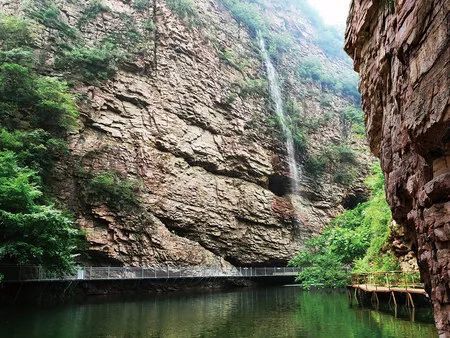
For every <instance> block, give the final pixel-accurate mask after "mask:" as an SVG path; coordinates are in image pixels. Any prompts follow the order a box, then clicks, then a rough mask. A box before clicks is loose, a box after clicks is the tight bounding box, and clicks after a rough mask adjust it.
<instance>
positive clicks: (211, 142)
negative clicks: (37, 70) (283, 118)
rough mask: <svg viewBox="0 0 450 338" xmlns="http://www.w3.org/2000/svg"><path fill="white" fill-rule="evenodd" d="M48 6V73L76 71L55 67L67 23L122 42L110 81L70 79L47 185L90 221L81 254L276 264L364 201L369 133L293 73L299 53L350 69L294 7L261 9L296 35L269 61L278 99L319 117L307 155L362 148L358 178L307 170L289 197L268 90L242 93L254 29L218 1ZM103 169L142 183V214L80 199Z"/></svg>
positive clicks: (100, 260) (251, 65)
mask: <svg viewBox="0 0 450 338" xmlns="http://www.w3.org/2000/svg"><path fill="white" fill-rule="evenodd" d="M34 2H35V3H38V4H40V5H42V4H45V3H47V2H46V1H34ZM175 2H176V1H175ZM243 2H245V1H243ZM32 3H33V1H32ZM51 3H54V4H56V7H55V8H53V7H52V8H53V9H52V11H53V12H45V13H47V14H46V15H41V16H39V18H40V20H43V21H42V22H41V24H42V23H43V24H44V25H45V24H46V22H44V20H50V19H51V20H54V21H51V22H50V24H52V25H53V26H51V25H50V26H49V27H50V28H49V27H47V28H46V29H42V30H41V33H40V34H38V35H39V36H38V38H37V39H38V46H37V53H39V55H40V57H41V59H42V60H43V65H42V71H43V72H45V73H48V74H50V75H56V76H61V77H63V78H64V77H65V76H67V74H69V75H71V74H72V73H71V72H73V69H67V68H68V67H66V68H64V66H65V65H64V64H63V65H60V66H59V67H57V66H55V59H56V60H57V59H58V53H59V51H58V48H66V46H67V44H70V43H72V42H70V41H68V39H66V38H64V37H63V38H61V34H59V35H58V32H57V31H58V29H61V28H65V29H66V30H69V31H70V29H74V30H75V31H76V39H78V40H77V42H76V43H77V44H78V45H79V44H82V45H83V46H85V47H86V48H90V47H92V46H96V45H98V44H99V43H101V42H103V41H110V40H111V39H115V40H116V41H121V42H120V43H118V45H119V46H122V47H123V46H125V45H127V49H128V50H127V52H129V53H128V54H127V57H126V59H125V60H123V61H122V62H121V63H120V64H119V65H118V66H117V71H116V72H115V73H114V75H113V76H111V77H110V78H107V79H102V80H101V81H89V82H86V81H83V80H80V79H79V78H75V79H74V78H73V77H70V76H69V78H70V81H71V83H73V91H74V93H76V94H77V95H78V97H79V109H80V111H81V116H80V121H79V127H78V129H77V130H75V131H74V132H73V133H71V134H70V135H69V138H68V139H69V148H70V149H69V150H70V152H69V155H68V156H67V157H66V158H64V159H62V160H61V161H60V163H59V165H58V167H57V170H56V172H55V173H54V175H53V179H52V186H53V190H54V192H55V194H56V195H57V196H59V198H60V199H61V200H63V201H64V203H65V204H66V205H67V206H69V208H70V209H71V210H73V212H74V213H75V214H76V217H77V222H78V224H79V225H80V226H81V227H82V228H84V229H85V230H86V235H87V240H88V248H87V252H88V254H89V255H88V256H87V257H86V258H84V259H85V260H86V262H87V263H89V264H117V265H122V264H125V265H149V264H157V263H169V264H178V265H208V266H214V267H219V268H230V266H231V265H258V264H259V265H262V264H265V265H273V264H278V265H279V264H285V263H286V262H287V260H289V259H290V258H291V257H292V255H293V254H294V253H295V252H296V251H297V250H298V249H299V248H300V247H301V246H302V244H303V243H304V241H305V239H307V238H308V237H309V236H310V235H311V234H312V233H317V232H318V231H320V229H321V228H322V227H323V225H324V224H326V223H327V222H328V221H329V220H330V219H331V218H332V217H333V216H335V215H336V214H337V213H339V212H340V211H342V210H343V208H344V207H348V206H352V205H354V204H355V203H356V202H358V201H360V200H361V199H364V196H365V194H366V192H365V189H364V185H363V184H362V181H363V178H364V176H365V175H366V174H367V172H368V170H369V164H370V161H371V159H370V157H369V155H368V154H367V153H366V152H365V150H364V147H365V140H364V137H363V136H361V135H356V136H355V135H353V134H352V133H351V132H350V133H349V130H348V125H346V124H345V123H343V122H342V116H341V115H340V112H341V111H342V110H343V109H345V107H347V106H348V105H350V104H354V102H353V101H354V99H351V98H348V97H346V96H345V95H341V94H337V93H334V92H332V91H330V90H327V89H326V88H323V87H321V86H319V85H314V84H311V83H305V82H302V81H301V79H298V77H296V76H295V71H294V69H295V67H297V63H298V60H299V59H298V58H299V57H305V56H308V55H314V56H315V57H317V58H318V59H319V60H322V61H323V62H327V63H328V64H329V65H330V68H331V69H332V70H333V71H335V72H336V74H341V75H342V74H345V73H349V72H351V70H350V66H349V63H348V62H346V61H345V60H342V58H338V57H329V56H327V55H326V53H325V52H324V51H323V50H322V49H321V48H320V47H319V46H318V45H317V44H316V43H315V42H314V39H313V38H314V36H316V35H317V30H315V28H314V27H313V26H312V25H311V22H310V21H309V19H308V17H307V16H306V15H305V14H304V13H303V12H302V11H300V10H298V9H296V8H294V7H289V6H287V7H286V6H284V7H283V6H280V5H276V4H275V5H274V4H272V3H271V2H270V1H266V2H265V3H266V4H265V5H264V6H263V5H261V6H262V7H261V8H260V9H261V13H263V14H264V16H265V17H266V18H267V20H268V25H269V27H270V30H271V31H273V32H277V33H279V34H282V33H283V34H287V35H288V37H289V39H290V40H292V41H293V44H292V46H291V49H292V50H291V53H290V54H289V53H284V54H281V53H280V55H281V56H280V57H279V58H278V59H277V69H279V72H280V74H281V75H282V77H283V80H284V85H283V88H284V91H285V95H286V97H290V98H292V99H295V101H296V102H298V103H299V105H300V108H299V111H301V112H302V116H299V118H301V119H304V120H305V121H306V120H308V121H311V120H313V119H315V120H314V121H316V120H317V121H318V120H320V121H321V122H320V123H321V124H320V126H318V129H314V130H313V129H311V131H310V133H309V137H310V138H311V141H310V144H309V147H310V148H311V149H312V150H313V151H314V150H317V149H320V147H322V146H323V145H325V144H327V143H329V144H334V143H337V142H339V141H340V140H344V139H345V142H347V143H349V144H350V146H351V147H352V148H353V149H354V150H355V151H358V152H359V153H360V156H358V160H357V161H356V162H355V163H354V164H353V167H354V168H352V171H354V173H355V174H356V178H355V180H354V182H353V184H350V185H345V184H341V183H339V182H334V181H332V179H331V178H330V177H331V176H330V174H328V173H325V174H324V176H323V177H322V178H320V179H318V178H315V177H312V176H309V175H308V173H306V172H305V174H304V175H303V178H302V184H301V191H300V194H299V195H298V196H296V197H294V198H293V197H292V196H290V194H289V188H288V186H289V172H288V166H287V163H286V158H285V156H286V155H285V151H284V147H283V145H282V142H281V141H280V138H279V133H277V131H276V128H275V127H274V126H273V125H272V124H271V123H270V121H269V120H270V119H271V118H272V116H273V112H272V111H271V107H270V99H269V98H268V97H267V95H266V94H264V93H257V92H256V93H255V91H253V92H250V93H244V89H243V88H244V87H245V84H246V83H247V82H250V83H253V82H251V81H254V80H258V79H264V77H265V70H264V66H263V64H262V61H261V57H260V51H259V50H258V47H257V44H256V41H255V36H254V35H252V33H251V32H249V31H248V30H247V29H246V28H245V27H243V26H242V25H241V24H240V23H238V22H237V21H236V19H235V18H234V17H233V16H232V15H231V13H230V11H229V10H228V9H227V8H226V7H225V6H224V5H223V2H222V1H217V0H202V1H195V2H193V4H194V6H195V11H194V12H189V13H190V15H191V16H192V17H190V18H189V17H187V16H186V15H184V14H183V13H184V12H182V13H181V15H180V13H176V11H175V9H176V7H170V6H169V5H168V4H169V1H167V2H166V1H162V0H161V1H154V2H152V1H126V0H123V1H120V0H104V1H76V2H74V1H69V0H67V1H54V2H51ZM170 3H172V4H173V3H174V1H171V2H170ZM261 3H262V2H261ZM1 5H2V7H1V9H2V11H5V12H7V13H21V12H25V13H27V10H28V6H29V2H21V1H11V2H8V1H6V2H5V1H3V2H2V3H1ZM52 6H54V5H52ZM174 8H175V9H174ZM48 13H53V14H51V15H53V16H51V15H50V14H48ZM55 20H59V21H57V22H58V24H57V25H56V24H55V22H56V21H55ZM137 37H138V38H137ZM80 41H81V42H80ZM130 41H131V42H130ZM58 46H61V47H58ZM83 48H84V47H83ZM112 52H115V51H114V50H112V51H111V53H112ZM69 68H70V67H69ZM87 83H89V84H87ZM236 88H240V90H238V89H236ZM250 89H251V88H250ZM250 89H248V91H250ZM325 116H326V119H325V118H324V117H325ZM298 161H299V163H302V162H303V161H304V158H303V157H302V154H301V152H300V153H299V158H298ZM104 170H108V171H113V172H116V173H118V174H119V175H120V177H121V178H122V179H124V180H125V179H132V180H134V181H136V182H138V185H139V189H138V192H137V193H138V195H139V196H138V197H139V200H140V201H141V204H142V205H141V207H140V209H139V210H138V212H136V211H134V212H127V211H117V210H113V209H111V208H110V207H109V206H108V205H107V204H105V203H89V201H86V199H85V198H84V197H83V196H84V193H85V192H84V188H85V186H86V182H87V180H88V177H89V175H93V174H95V173H98V172H102V171H104ZM293 203H295V204H296V205H297V206H298V211H297V212H296V211H294V207H293Z"/></svg>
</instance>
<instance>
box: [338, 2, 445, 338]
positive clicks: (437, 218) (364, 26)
mask: <svg viewBox="0 0 450 338" xmlns="http://www.w3.org/2000/svg"><path fill="white" fill-rule="evenodd" d="M447 31H448V3H447V2H446V1H443V0H442V1H441V0H434V1H424V0H418V1H408V0H406V1H404V0H397V1H395V2H394V1H370V0H354V1H353V4H352V6H351V9H350V16H349V19H348V21H347V32H346V43H345V49H346V51H347V53H348V54H349V55H350V56H351V57H352V58H353V60H354V66H355V70H357V71H358V72H359V74H360V77H361V82H360V90H361V93H362V96H363V108H364V111H365V114H366V126H367V132H368V138H369V142H370V147H371V150H372V152H373V153H374V154H375V155H376V156H378V157H379V158H380V159H381V163H382V168H383V171H384V172H385V177H386V192H387V198H388V202H389V204H390V205H391V208H392V211H393V216H394V218H395V220H396V221H397V222H398V223H400V224H403V225H405V226H406V227H407V229H408V231H410V232H411V233H412V234H413V235H414V237H415V242H416V247H415V251H416V253H417V258H418V264H419V268H420V272H421V275H422V278H423V279H424V282H425V288H426V290H427V292H428V293H429V294H430V295H431V298H432V301H433V304H434V314H435V321H436V325H437V327H438V330H439V334H440V336H442V337H448V336H449V335H450V323H449V320H450V273H449V267H450V263H449V260H450V253H449V252H450V198H449V194H450V111H449V107H448V93H449V86H448V74H449V70H448V62H449V45H448V33H447Z"/></svg>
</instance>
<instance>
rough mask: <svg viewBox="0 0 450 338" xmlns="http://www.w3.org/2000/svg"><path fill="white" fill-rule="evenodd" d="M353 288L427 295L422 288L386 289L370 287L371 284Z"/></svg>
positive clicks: (358, 285)
mask: <svg viewBox="0 0 450 338" xmlns="http://www.w3.org/2000/svg"><path fill="white" fill-rule="evenodd" d="M351 287H352V288H355V289H361V290H363V291H366V292H384V293H390V292H400V293H414V294H420V295H425V296H426V295H427V293H426V291H425V290H424V289H422V288H411V287H386V286H378V285H370V284H353V285H351Z"/></svg>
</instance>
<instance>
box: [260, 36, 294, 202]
mask: <svg viewBox="0 0 450 338" xmlns="http://www.w3.org/2000/svg"><path fill="white" fill-rule="evenodd" d="M259 45H260V48H261V53H262V56H263V58H264V63H265V65H266V70H267V78H268V80H269V91H270V97H271V99H272V101H273V102H274V104H275V113H276V114H277V117H278V120H279V121H280V123H281V127H282V131H283V134H284V137H285V146H286V152H287V155H288V162H289V173H290V175H291V182H292V183H291V189H292V192H293V193H296V192H298V189H299V184H300V181H299V180H300V173H299V170H298V166H297V162H296V161H295V149H294V138H293V136H292V131H291V129H290V128H289V127H288V125H287V116H286V115H285V112H284V109H283V100H282V96H281V89H280V83H279V80H278V74H277V71H276V70H275V67H274V66H273V64H272V61H270V57H269V54H268V52H267V49H266V44H265V41H264V38H263V37H262V36H261V35H260V36H259Z"/></svg>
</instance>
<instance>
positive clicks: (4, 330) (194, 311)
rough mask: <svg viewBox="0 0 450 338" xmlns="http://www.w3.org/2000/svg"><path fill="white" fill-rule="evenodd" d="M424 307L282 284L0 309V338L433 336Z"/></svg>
mask: <svg viewBox="0 0 450 338" xmlns="http://www.w3.org/2000/svg"><path fill="white" fill-rule="evenodd" d="M430 313H431V310H430V309H425V310H416V313H415V316H414V317H415V321H414V322H412V321H410V317H409V313H408V312H407V311H403V312H402V311H400V314H399V316H400V318H395V317H394V316H393V315H392V314H388V313H383V312H379V311H375V310H371V309H364V308H359V307H357V306H350V305H349V302H348V300H347V296H346V293H345V292H344V291H302V290H301V289H300V288H298V287H295V286H285V287H271V288H258V289H240V290H235V291H226V292H224V291H222V292H217V291H215V292H204V293H194V294H185V293H183V294H180V293H176V294H166V295H158V296H141V297H138V298H136V297H133V298H131V299H130V298H127V299H125V298H123V297H122V298H120V299H111V298H108V299H95V300H92V299H91V300H90V301H89V303H85V304H69V305H60V306H53V307H17V308H11V307H9V308H1V309H0V337H11V338H12V337H27V338H32V337H39V338H47V337H55V338H56V337H58V338H65V337H83V338H85V337H86V338H87V337H164V338H166V337H167V338H171V337H176V338H178V337H180V338H188V337H257V338H259V337H271V338H272V337H310V338H314V337H324V338H325V337H326V338H328V337H338V338H341V337H358V338H360V337H408V338H414V337H420V338H423V337H437V333H436V329H435V328H434V325H433V324H432V320H431V318H432V317H431V315H430ZM402 317H403V318H402Z"/></svg>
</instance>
